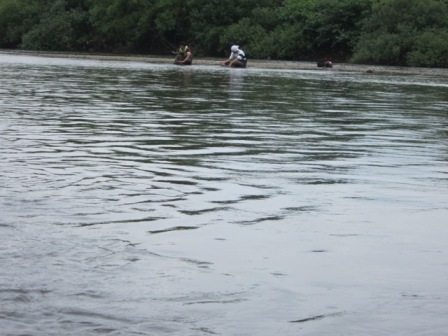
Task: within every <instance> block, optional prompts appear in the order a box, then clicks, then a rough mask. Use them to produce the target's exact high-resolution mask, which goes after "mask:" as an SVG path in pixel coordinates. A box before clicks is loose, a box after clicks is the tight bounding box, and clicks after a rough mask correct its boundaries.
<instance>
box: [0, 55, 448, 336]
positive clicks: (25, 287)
mask: <svg viewBox="0 0 448 336" xmlns="http://www.w3.org/2000/svg"><path fill="white" fill-rule="evenodd" d="M0 69H1V74H2V76H1V78H0V116H1V117H0V131H1V132H0V158H1V164H0V186H1V189H0V209H1V218H0V266H1V274H0V302H1V305H0V325H1V330H2V331H1V332H0V334H2V335H14V336H18V335H33V336H34V335H42V336H43V335H45V336H48V335H182V336H188V335H191V336H197V335H223V336H224V335H225V336H228V335H260V336H270V335H313V336H314V335H319V336H326V335H328V336H329V335H331V336H336V335H341V336H342V335H344V336H346V335H356V336H359V335H376V336H383V335H384V336H390V335H395V336H398V335H406V336H408V335H431V336H432V335H434V336H435V335H441V334H444V333H445V332H446V328H447V327H448V325H447V322H446V316H447V314H448V306H447V302H448V295H447V293H448V268H447V262H446V260H448V259H447V257H448V250H447V247H446V241H447V238H448V236H447V234H448V226H447V224H446V223H448V220H447V219H448V188H447V187H448V166H447V162H448V144H447V139H448V118H447V117H448V113H447V111H448V90H447V88H448V80H447V79H446V78H441V77H430V76H418V77H415V76H413V77H411V76H397V75H375V74H364V73H343V72H335V71H318V70H316V71H287V70H283V71H279V70H262V69H255V68H248V69H245V70H241V69H227V68H221V67H219V66H216V67H215V66H192V67H175V66H173V65H171V64H167V65H160V64H159V65H157V64H149V63H144V62H141V63H140V62H109V61H95V60H74V59H62V58H44V57H30V56H18V55H13V54H0Z"/></svg>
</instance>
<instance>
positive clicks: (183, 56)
mask: <svg viewBox="0 0 448 336" xmlns="http://www.w3.org/2000/svg"><path fill="white" fill-rule="evenodd" d="M192 62H193V54H192V53H191V49H190V47H188V46H187V44H186V43H185V42H181V43H180V45H179V49H177V54H176V58H175V59H174V64H177V65H191V63H192Z"/></svg>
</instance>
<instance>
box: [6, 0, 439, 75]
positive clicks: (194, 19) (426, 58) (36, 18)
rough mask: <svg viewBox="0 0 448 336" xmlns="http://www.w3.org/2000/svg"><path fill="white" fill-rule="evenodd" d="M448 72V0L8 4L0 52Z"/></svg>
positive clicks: (11, 0)
mask: <svg viewBox="0 0 448 336" xmlns="http://www.w3.org/2000/svg"><path fill="white" fill-rule="evenodd" d="M181 40H185V41H187V42H188V44H189V45H190V46H191V47H192V49H193V52H194V54H195V55H196V56H211V57H212V56H220V57H222V56H223V55H227V53H228V48H229V46H230V45H231V44H238V45H240V46H241V47H242V48H243V49H244V51H245V52H246V53H247V54H248V55H249V57H250V58H258V59H265V58H271V59H279V60H318V59H327V58H328V59H330V60H333V61H336V62H338V61H339V62H353V63H364V64H379V65H398V66H423V67H448V57H447V56H446V55H448V0H425V1H421V0H225V1H223V0H0V48H4V49H5V48H7V49H15V48H20V49H29V50H46V51H90V52H92V51H94V52H113V53H118V52H122V53H124V52H125V53H144V54H145V53H152V54H162V53H169V52H171V51H172V50H174V49H175V48H176V47H177V44H178V43H179V42H180V41H181Z"/></svg>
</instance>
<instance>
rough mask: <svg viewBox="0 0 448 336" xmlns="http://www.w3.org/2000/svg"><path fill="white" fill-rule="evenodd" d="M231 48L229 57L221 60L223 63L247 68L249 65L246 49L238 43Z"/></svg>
mask: <svg viewBox="0 0 448 336" xmlns="http://www.w3.org/2000/svg"><path fill="white" fill-rule="evenodd" d="M230 50H231V53H230V56H229V58H228V59H227V60H225V61H223V62H221V65H228V66H230V67H232V68H245V67H246V65H247V57H246V54H245V53H244V51H243V50H241V49H240V47H239V46H237V45H233V46H232V48H230Z"/></svg>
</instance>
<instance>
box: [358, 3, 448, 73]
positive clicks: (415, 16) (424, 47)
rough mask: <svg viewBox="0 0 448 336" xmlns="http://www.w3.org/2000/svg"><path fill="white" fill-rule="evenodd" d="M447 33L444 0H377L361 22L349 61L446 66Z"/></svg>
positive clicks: (447, 12) (447, 26)
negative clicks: (355, 44) (359, 31)
mask: <svg viewBox="0 0 448 336" xmlns="http://www.w3.org/2000/svg"><path fill="white" fill-rule="evenodd" d="M447 36H448V5H447V2H446V1H444V0H427V1H420V0H387V1H386V0H380V1H378V2H377V3H375V5H374V6H373V8H372V14H371V16H369V18H368V19H367V20H366V21H365V22H364V26H363V27H362V32H361V37H360V39H359V42H358V44H357V46H356V51H355V53H354V55H353V57H352V61H353V62H355V63H372V64H384V65H402V66H431V67H434V66H446V65H447V61H446V53H447V49H448V42H446V41H447V39H446V37H447ZM444 55H445V56H444Z"/></svg>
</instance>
